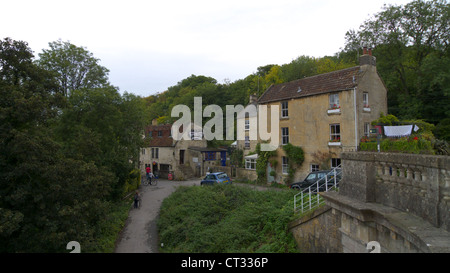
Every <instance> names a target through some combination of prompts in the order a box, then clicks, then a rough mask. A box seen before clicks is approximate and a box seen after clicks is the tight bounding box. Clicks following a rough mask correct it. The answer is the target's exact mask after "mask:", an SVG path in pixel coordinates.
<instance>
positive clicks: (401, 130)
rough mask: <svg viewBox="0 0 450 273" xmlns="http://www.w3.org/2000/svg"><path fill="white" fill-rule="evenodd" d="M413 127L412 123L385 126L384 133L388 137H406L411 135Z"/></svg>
mask: <svg viewBox="0 0 450 273" xmlns="http://www.w3.org/2000/svg"><path fill="white" fill-rule="evenodd" d="M417 128H418V127H417ZM412 129H413V126H412V125H403V126H384V134H385V135H386V136H388V137H404V136H409V135H411V131H412Z"/></svg>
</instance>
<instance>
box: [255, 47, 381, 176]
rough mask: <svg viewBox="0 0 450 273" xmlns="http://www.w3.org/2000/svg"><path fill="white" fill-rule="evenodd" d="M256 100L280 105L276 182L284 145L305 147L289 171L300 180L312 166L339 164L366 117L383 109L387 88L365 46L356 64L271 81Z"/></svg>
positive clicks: (283, 170)
mask: <svg viewBox="0 0 450 273" xmlns="http://www.w3.org/2000/svg"><path fill="white" fill-rule="evenodd" d="M258 104H260V105H267V107H268V109H270V107H271V106H274V105H278V106H279V109H280V113H279V116H280V120H279V128H277V129H278V130H279V139H280V145H279V147H278V148H277V158H276V160H277V161H278V164H277V167H276V172H277V174H278V175H277V181H279V182H281V181H282V180H284V178H285V177H286V176H287V174H288V163H289V158H288V157H287V156H286V154H285V152H284V150H283V149H282V146H283V145H285V144H287V143H291V144H292V145H295V146H300V147H302V149H303V151H304V153H305V160H304V162H303V164H302V165H301V166H300V167H299V168H297V169H296V172H295V175H294V181H300V180H302V179H304V178H305V177H306V175H307V174H308V173H309V172H311V171H316V170H319V169H329V168H331V167H336V166H338V165H340V162H341V160H340V154H341V153H342V152H345V151H355V150H357V149H358V146H359V143H360V140H361V138H362V137H363V136H368V135H369V134H370V129H371V124H370V123H371V122H372V121H373V120H375V119H377V118H379V117H380V113H381V112H383V113H385V114H386V113H387V110H388V109H387V89H386V87H385V85H384V83H383V81H382V79H381V78H380V76H379V74H378V73H377V69H376V58H375V57H374V56H372V53H371V50H367V49H366V48H365V49H364V54H363V55H362V56H361V57H360V65H359V66H355V67H351V68H347V69H342V70H338V71H334V72H330V73H325V74H320V75H316V76H312V77H307V78H303V79H299V80H295V81H291V82H287V83H282V84H277V85H272V86H270V87H269V88H268V89H267V90H266V91H265V92H264V93H263V95H262V96H261V97H260V98H259V100H258ZM268 113H269V114H270V110H268ZM268 120H270V117H268ZM268 128H270V124H268ZM280 174H282V175H280Z"/></svg>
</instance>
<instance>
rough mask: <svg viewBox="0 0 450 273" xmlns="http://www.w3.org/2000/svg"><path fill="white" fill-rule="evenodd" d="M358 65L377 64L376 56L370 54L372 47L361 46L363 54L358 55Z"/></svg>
mask: <svg viewBox="0 0 450 273" xmlns="http://www.w3.org/2000/svg"><path fill="white" fill-rule="evenodd" d="M359 65H373V66H376V65H377V58H375V57H374V56H372V48H367V47H366V46H365V47H363V55H361V56H360V57H359Z"/></svg>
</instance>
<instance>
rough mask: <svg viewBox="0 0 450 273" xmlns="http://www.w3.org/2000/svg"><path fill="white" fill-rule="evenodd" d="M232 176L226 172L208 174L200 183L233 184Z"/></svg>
mask: <svg viewBox="0 0 450 273" xmlns="http://www.w3.org/2000/svg"><path fill="white" fill-rule="evenodd" d="M231 183H232V181H231V178H230V177H229V176H228V175H227V174H226V173H224V172H216V173H210V174H207V175H206V177H205V178H204V179H203V180H202V181H201V182H200V185H202V186H203V185H215V184H231Z"/></svg>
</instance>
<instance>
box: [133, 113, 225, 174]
mask: <svg viewBox="0 0 450 273" xmlns="http://www.w3.org/2000/svg"><path fill="white" fill-rule="evenodd" d="M171 131H172V124H163V125H158V124H157V123H156V120H154V121H153V122H152V125H149V126H147V127H146V128H145V130H144V133H145V138H146V147H143V148H141V152H140V157H139V169H140V171H141V173H142V174H145V168H146V167H147V166H149V167H150V168H151V170H152V172H153V173H155V174H158V175H159V176H160V177H161V178H166V179H167V178H168V176H169V173H171V174H172V175H173V176H174V178H175V179H182V180H183V179H187V178H192V177H199V176H202V175H204V174H205V173H206V172H207V171H208V169H209V168H211V167H214V166H219V165H221V164H222V162H223V161H224V160H226V150H222V149H215V148H208V147H207V142H206V140H205V139H204V137H202V135H201V134H197V133H191V139H190V140H184V139H181V140H178V141H177V140H174V139H173V138H172V134H171Z"/></svg>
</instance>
